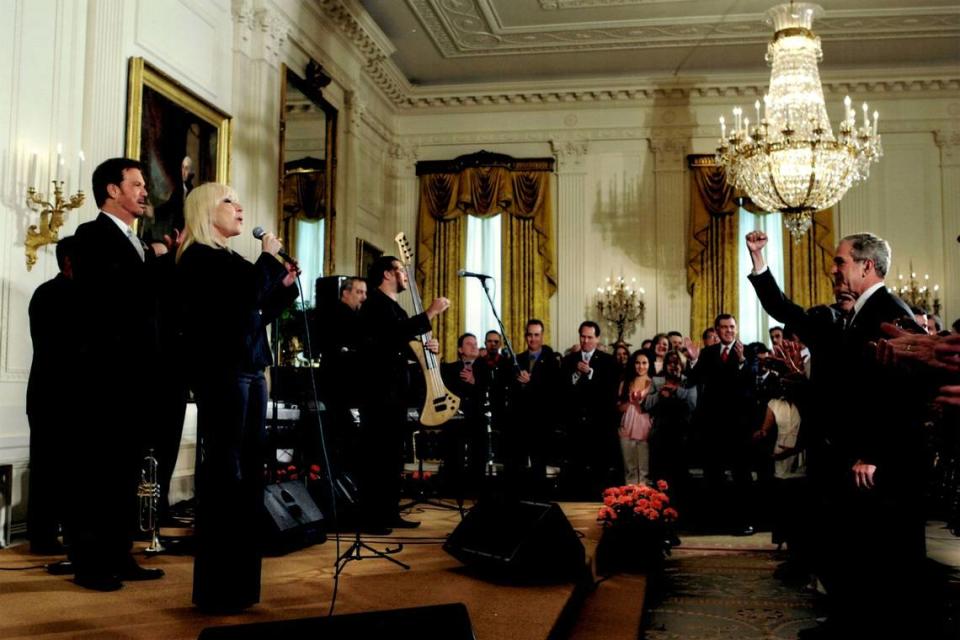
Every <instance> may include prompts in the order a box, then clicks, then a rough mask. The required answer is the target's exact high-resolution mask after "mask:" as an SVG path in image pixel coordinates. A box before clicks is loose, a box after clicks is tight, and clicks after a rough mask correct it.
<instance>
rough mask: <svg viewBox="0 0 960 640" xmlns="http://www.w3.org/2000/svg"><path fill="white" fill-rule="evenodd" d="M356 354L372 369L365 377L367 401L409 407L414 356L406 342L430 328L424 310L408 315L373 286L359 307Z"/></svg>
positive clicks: (408, 343)
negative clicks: (359, 333) (359, 330)
mask: <svg viewBox="0 0 960 640" xmlns="http://www.w3.org/2000/svg"><path fill="white" fill-rule="evenodd" d="M360 327H361V337H360V357H361V361H362V362H363V363H365V366H367V367H371V368H373V369H374V371H372V372H371V374H370V375H367V376H366V380H365V385H364V387H365V388H366V390H367V391H368V392H369V393H367V394H365V397H364V398H363V399H364V400H365V401H367V402H379V401H385V402H389V403H391V404H402V405H403V406H405V407H406V406H410V404H411V399H410V398H409V397H408V394H409V387H410V373H409V368H408V366H407V363H408V362H409V361H410V360H413V359H414V354H413V351H412V350H411V349H410V341H411V340H413V339H414V338H415V337H417V336H419V335H422V334H424V333H426V332H428V331H430V319H429V318H428V317H427V314H426V312H424V313H418V314H417V315H415V316H413V317H412V318H411V317H410V316H408V315H407V312H406V311H404V310H403V307H401V306H400V305H399V304H398V303H397V302H396V301H395V300H393V299H391V298H390V296H388V295H387V294H385V293H384V292H383V291H381V290H380V289H379V288H374V289H372V290H371V291H370V293H369V295H368V296H367V300H366V302H364V303H363V305H361V307H360Z"/></svg>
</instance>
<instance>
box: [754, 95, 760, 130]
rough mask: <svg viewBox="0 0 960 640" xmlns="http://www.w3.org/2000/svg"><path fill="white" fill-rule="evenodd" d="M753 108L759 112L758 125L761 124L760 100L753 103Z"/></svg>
mask: <svg viewBox="0 0 960 640" xmlns="http://www.w3.org/2000/svg"><path fill="white" fill-rule="evenodd" d="M753 108H754V109H756V110H757V124H760V101H759V100H757V101H756V102H754V103H753Z"/></svg>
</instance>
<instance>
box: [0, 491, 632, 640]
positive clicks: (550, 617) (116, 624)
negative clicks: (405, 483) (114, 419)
mask: <svg viewBox="0 0 960 640" xmlns="http://www.w3.org/2000/svg"><path fill="white" fill-rule="evenodd" d="M560 506H561V508H562V509H563V511H564V514H565V515H566V516H567V519H568V520H569V521H570V523H571V525H572V526H573V527H574V529H575V530H576V531H577V532H579V533H580V534H582V538H581V541H582V542H583V544H584V547H585V549H586V552H587V553H586V557H587V562H588V564H590V565H591V567H592V559H593V556H594V550H595V548H596V544H597V541H598V539H599V537H600V528H599V527H598V525H597V523H596V521H595V518H596V509H597V506H598V505H597V504H596V503H560ZM407 517H408V518H412V519H416V520H420V521H421V522H422V523H423V524H422V525H421V527H419V528H418V529H412V530H405V531H401V530H397V531H396V532H394V533H393V534H392V535H390V536H384V537H373V536H363V541H364V542H366V543H367V544H370V545H371V546H373V547H375V548H377V549H383V548H384V547H391V548H393V547H396V546H397V545H398V544H401V543H402V544H403V545H404V546H403V550H402V551H401V552H399V553H397V554H395V555H394V556H392V557H395V558H396V559H398V560H400V561H402V562H404V563H406V564H408V565H410V570H409V571H405V570H404V569H402V568H401V567H399V566H397V565H395V564H394V563H392V562H389V561H387V560H383V559H362V560H354V561H351V562H350V563H348V564H347V566H346V568H345V569H344V571H343V572H342V573H341V576H340V580H339V592H338V594H337V600H336V609H335V612H334V613H335V614H346V613H358V612H369V611H381V610H386V609H398V608H407V607H419V606H429V605H437V604H445V603H451V602H462V603H464V604H465V605H466V607H467V609H468V611H469V615H470V621H471V623H472V625H473V629H474V633H475V635H476V637H477V638H478V639H479V640H493V639H499V638H509V639H510V640H542V639H544V638H548V637H571V638H590V637H603V638H613V637H619V636H620V635H621V634H622V636H623V637H629V638H636V634H637V630H638V629H639V626H638V625H639V621H640V616H641V610H642V606H643V595H644V593H643V592H644V585H645V582H644V580H643V577H642V576H623V577H619V578H617V579H614V580H607V581H603V582H601V583H600V588H596V589H591V588H590V587H591V585H590V584H589V581H587V582H588V584H587V587H586V588H584V586H583V585H581V586H580V588H579V589H578V588H577V587H576V585H574V584H573V583H572V582H569V583H559V584H558V583H540V584H538V583H529V582H528V583H526V584H516V583H515V582H513V581H507V580H494V579H491V578H485V577H480V576H478V575H477V574H476V573H475V572H473V571H472V570H470V569H468V568H465V567H464V566H463V565H462V564H461V563H460V562H459V561H458V560H456V559H455V558H453V557H452V556H450V555H449V554H447V553H446V552H444V551H443V549H442V548H441V545H442V543H443V541H444V540H445V539H446V537H447V536H448V535H449V534H450V532H452V531H453V530H454V528H456V526H457V524H458V523H459V522H460V515H459V513H458V512H457V511H454V510H446V509H439V508H436V507H433V506H428V505H421V506H417V507H414V508H413V509H412V511H411V512H410V513H408V515H407ZM505 526H508V525H505ZM352 542H353V536H352V535H347V534H342V535H341V540H340V547H339V550H338V548H337V542H336V540H335V539H334V538H333V537H330V538H328V540H327V541H326V542H325V543H323V544H319V545H314V546H312V547H309V548H306V549H302V550H299V551H295V552H292V553H289V554H287V555H284V556H280V557H273V558H265V559H264V563H263V578H262V599H261V602H260V604H258V605H257V606H256V607H253V608H252V609H250V610H249V611H247V612H245V613H243V614H240V615H232V616H208V615H204V614H202V613H200V612H198V611H196V610H195V609H194V607H193V606H192V604H191V601H190V594H191V586H192V571H193V558H192V557H190V556H171V555H160V556H156V557H151V558H145V557H142V556H138V560H139V561H140V562H141V563H142V564H143V565H144V566H149V567H162V568H163V569H164V570H165V571H166V577H165V578H164V579H162V580H158V581H153V582H128V583H126V584H125V585H124V587H123V589H121V590H120V591H116V592H112V593H97V592H93V591H88V590H86V589H83V588H81V587H78V586H76V585H75V584H73V582H72V581H71V579H70V577H69V576H51V575H49V574H48V573H47V572H46V571H45V570H43V569H42V568H33V569H27V570H24V571H0V611H2V612H3V613H2V615H0V637H2V638H124V639H140V638H143V639H151V640H153V639H157V638H164V639H178V638H184V639H188V638H190V639H192V638H196V637H197V635H198V634H199V633H200V631H201V630H202V629H204V628H206V627H209V626H212V625H223V624H242V623H250V622H267V621H273V620H282V619H293V618H305V617H314V616H322V615H326V614H327V612H328V610H329V608H330V601H331V596H332V593H333V588H334V580H333V576H334V572H335V566H334V565H335V559H336V558H337V556H338V555H339V554H340V553H342V552H343V551H345V550H346V549H347V547H349V545H350V544H351V543H352ZM143 546H145V544H144V543H138V545H137V548H138V549H142V548H143ZM28 548H29V545H27V544H20V545H16V546H13V547H10V548H8V549H4V550H0V567H3V568H15V567H29V566H34V565H39V564H42V563H45V562H50V561H53V560H56V558H48V557H43V556H35V555H31V554H30V553H28ZM588 575H594V576H595V574H593V573H591V574H588ZM604 594H611V595H613V596H614V598H615V600H616V601H617V602H619V603H623V602H628V603H631V606H630V608H631V609H635V611H623V607H622V606H621V605H617V607H618V609H619V611H618V613H617V616H618V625H619V626H621V627H622V631H619V632H618V631H616V630H614V629H611V628H606V629H604V630H603V631H601V630H600V629H595V628H594V625H595V624H600V625H601V626H606V625H604V624H603V621H604V619H607V620H609V618H607V616H606V615H605V614H604V613H603V612H604V611H605V610H607V608H608V607H609V602H611V601H608V603H607V604H604V602H602V601H601V599H600V598H599V596H602V595H604ZM593 616H595V617H596V618H597V621H596V623H594V622H592V621H591V618H592V617H593Z"/></svg>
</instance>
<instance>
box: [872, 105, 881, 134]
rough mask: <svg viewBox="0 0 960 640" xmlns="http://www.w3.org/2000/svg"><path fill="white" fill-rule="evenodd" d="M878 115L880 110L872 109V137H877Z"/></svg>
mask: <svg viewBox="0 0 960 640" xmlns="http://www.w3.org/2000/svg"><path fill="white" fill-rule="evenodd" d="M879 117H880V112H878V111H874V112H873V137H874V138H876V137H877V118H879Z"/></svg>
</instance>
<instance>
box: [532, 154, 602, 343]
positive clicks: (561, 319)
mask: <svg viewBox="0 0 960 640" xmlns="http://www.w3.org/2000/svg"><path fill="white" fill-rule="evenodd" d="M550 144H551V146H552V148H553V153H554V155H555V156H556V158H557V251H556V254H555V256H554V262H555V263H556V269H557V279H558V281H559V282H558V286H557V309H558V317H556V318H554V319H553V321H552V324H553V326H552V327H550V328H549V331H550V340H551V341H552V342H553V347H554V348H557V349H560V350H562V349H563V348H564V345H565V344H566V342H569V341H570V339H571V336H575V335H576V333H577V327H578V326H579V325H580V323H581V322H582V321H583V320H584V315H583V313H584V304H585V296H586V295H587V292H588V290H589V287H588V286H587V281H586V262H587V252H586V233H585V228H584V227H585V225H586V224H587V222H586V220H587V210H588V206H587V190H586V173H587V167H586V159H587V151H588V143H587V142H586V141H583V140H578V141H565V142H561V141H551V143H550ZM518 339H519V338H518V337H517V336H514V340H518ZM516 348H517V349H521V347H520V346H519V345H518V346H517V347H516Z"/></svg>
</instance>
